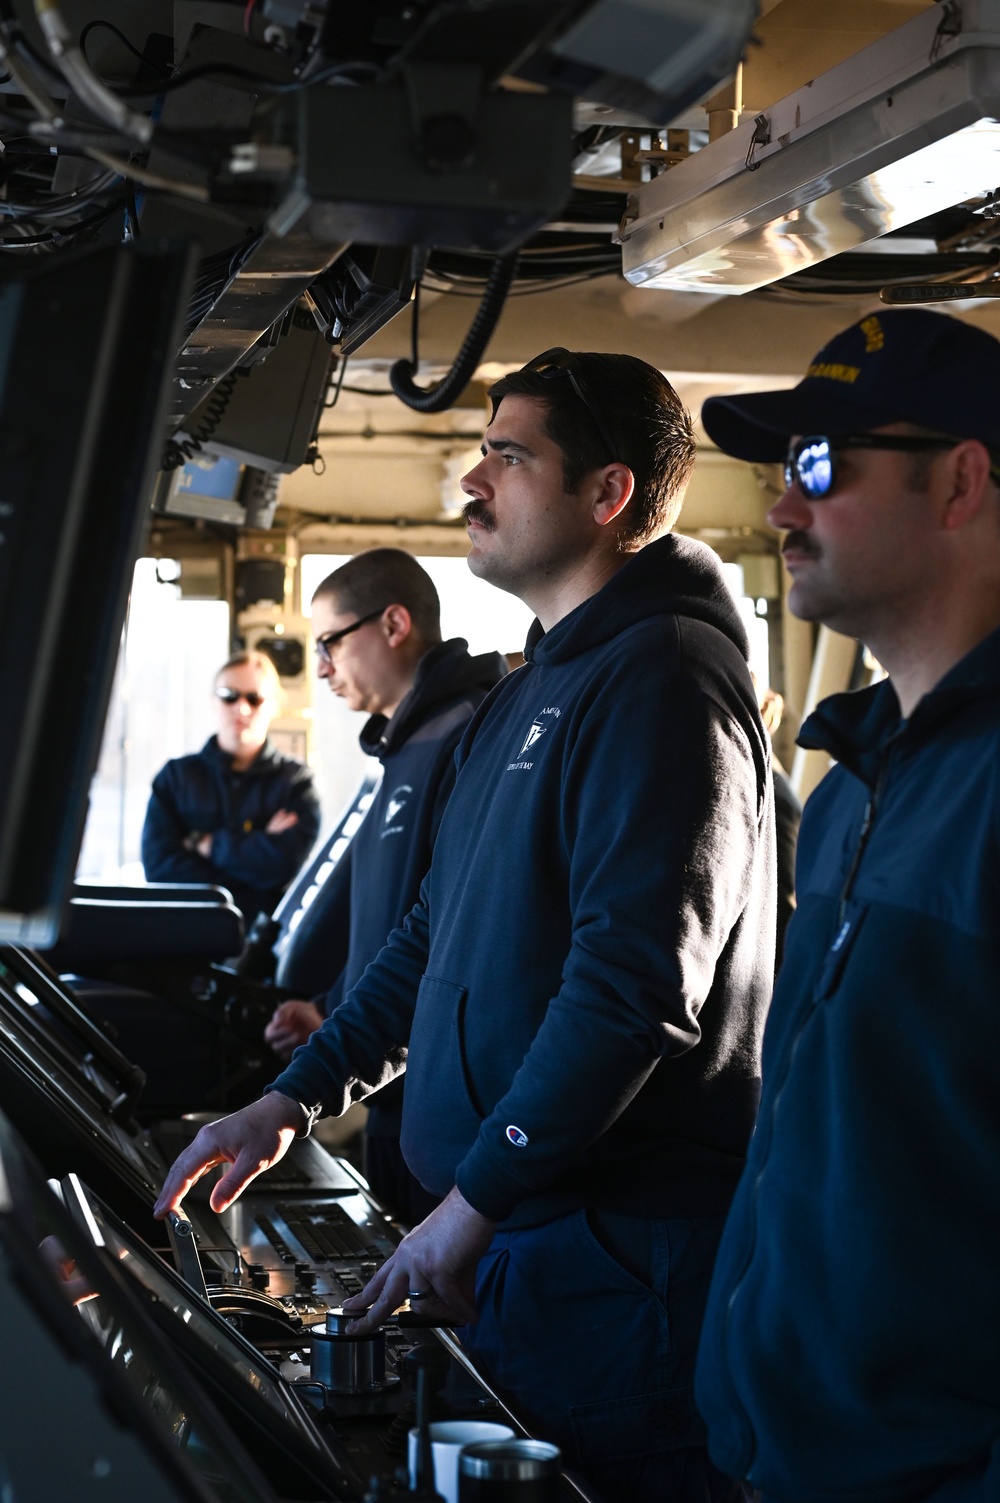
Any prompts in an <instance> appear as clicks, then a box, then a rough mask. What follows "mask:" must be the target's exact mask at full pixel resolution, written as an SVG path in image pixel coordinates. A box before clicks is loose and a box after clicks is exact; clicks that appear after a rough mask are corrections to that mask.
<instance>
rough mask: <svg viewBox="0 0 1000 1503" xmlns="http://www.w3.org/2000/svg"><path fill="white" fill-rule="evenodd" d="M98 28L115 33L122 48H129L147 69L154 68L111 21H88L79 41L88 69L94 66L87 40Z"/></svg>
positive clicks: (151, 91) (153, 91)
mask: <svg viewBox="0 0 1000 1503" xmlns="http://www.w3.org/2000/svg"><path fill="white" fill-rule="evenodd" d="M98 26H99V27H101V28H102V29H103V30H105V31H111V32H114V34H115V36H116V37H117V38H118V40H119V41H120V42H121V44H122V46H123V47H127V48H128V50H129V52H131V54H132V56H133V57H135V58H138V59H139V62H140V63H142V64H143V65H144V66H145V67H147V68H150V67H152V64H151V63H150V61H149V59H148V58H147V57H146V55H145V53H143V52H140V51H139V49H138V47H134V46H133V45H132V43H131V42H130V41H129V39H128V37H127V36H126V35H125V33H124V32H123V31H121V30H120V29H119V28H118V27H117V26H115V25H113V24H112V22H111V21H88V22H87V24H86V26H85V27H84V28H83V30H82V31H81V33H80V41H79V47H80V51H81V52H82V53H83V57H84V61H85V62H86V64H87V66H88V68H92V67H93V64H92V63H91V61H90V58H89V57H88V56H87V38H88V37H89V35H90V33H91V32H92V31H93V30H94V29H95V28H96V27H98ZM95 72H96V70H95ZM148 92H149V93H151V94H152V93H155V90H154V89H152V88H151V89H149V90H148Z"/></svg>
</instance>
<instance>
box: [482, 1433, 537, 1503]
mask: <svg viewBox="0 0 1000 1503" xmlns="http://www.w3.org/2000/svg"><path fill="white" fill-rule="evenodd" d="M560 1460H561V1457H560V1454H559V1448H558V1446H553V1445H549V1443H548V1441H544V1440H485V1441H479V1442H478V1443H476V1444H475V1445H471V1446H464V1447H463V1449H462V1450H461V1452H460V1453H459V1457H458V1499H459V1503H558V1499H559V1463H560Z"/></svg>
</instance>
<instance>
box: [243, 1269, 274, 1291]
mask: <svg viewBox="0 0 1000 1503" xmlns="http://www.w3.org/2000/svg"><path fill="white" fill-rule="evenodd" d="M247 1273H248V1274H249V1275H250V1286H251V1288H253V1289H266V1288H267V1286H268V1284H269V1283H270V1282H271V1275H270V1273H269V1272H268V1270H267V1269H266V1268H265V1267H264V1265H263V1263H250V1264H249V1265H248V1267H247Z"/></svg>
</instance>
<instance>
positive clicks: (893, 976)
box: [697, 632, 1000, 1503]
mask: <svg viewBox="0 0 1000 1503" xmlns="http://www.w3.org/2000/svg"><path fill="white" fill-rule="evenodd" d="M799 742H800V744H801V745H803V746H807V747H815V748H821V749H823V750H826V751H828V752H830V753H831V754H832V755H833V756H834V757H836V758H837V760H838V764H839V765H838V766H837V767H836V768H835V769H834V770H833V771H832V772H831V773H829V775H828V776H827V777H826V778H825V779H824V781H823V782H822V783H821V784H820V787H819V788H818V789H817V791H816V792H815V793H814V794H813V796H812V798H811V799H810V800H809V802H808V804H807V805H806V810H805V814H804V816H803V820H802V830H801V836H800V839H799V848H798V869H797V875H796V888H797V894H798V907H797V909H796V912H795V914H794V915H793V917H792V921H791V923H790V924H789V927H788V938H787V946H786V951H785V962H784V965H783V967H782V971H781V976H780V978H779V981H778V986H777V990H776V992H775V997H774V1003H773V1005H772V1008H771V1015H770V1019H769V1021H768V1026H767V1035H766V1039H765V1048H764V1094H763V1100H762V1102H761V1113H760V1122H759V1125H758V1128H757V1132H756V1133H755V1135H754V1140H753V1144H752V1147H751V1151H750V1156H749V1162H748V1165H747V1171H746V1174H745V1175H744V1178H743V1180H742V1182H741V1184H740V1187H739V1190H738V1192H737V1195H736V1199H735V1201H734V1203H733V1209H732V1213H731V1215H730V1218H729V1222H728V1224H727V1226H726V1231H725V1234H724V1236H723V1241H722V1246H721V1249H720V1252H719V1257H718V1261H717V1263H716V1271H715V1278H714V1282H713V1286H712V1294H711V1297H710V1300H709V1307H708V1313H707V1316H706V1320H705V1326H704V1332H703V1337H702V1344H701V1351H700V1354H699V1363H698V1386H697V1397H698V1404H699V1408H700V1409H701V1411H702V1413H703V1415H704V1416H705V1419H706V1421H707V1422H708V1429H709V1446H710V1450H711V1453H712V1456H713V1458H714V1460H715V1461H716V1463H717V1464H718V1465H719V1466H720V1467H722V1468H723V1469H724V1470H725V1471H726V1472H727V1473H729V1474H730V1475H732V1476H736V1477H748V1478H749V1479H750V1480H751V1481H752V1482H753V1483H754V1484H755V1485H756V1486H757V1487H759V1488H760V1489H762V1491H763V1493H764V1496H765V1497H766V1498H767V1499H768V1500H769V1503H770V1500H774V1503H844V1500H846V1499H850V1500H851V1503H890V1500H892V1503H902V1500H911V1499H912V1500H916V1499H920V1500H927V1503H931V1500H933V1503H996V1499H998V1498H1000V1076H998V1064H997V1061H998V1059H1000V632H997V633H994V634H993V635H992V636H990V637H988V638H987V639H986V640H985V641H984V642H982V643H981V644H980V645H979V646H978V647H977V648H976V649H975V650H974V651H973V652H972V653H970V654H969V655H968V656H967V657H966V658H965V659H964V660H963V661H962V662H961V663H959V664H958V665H957V666H956V667H955V668H954V669H953V670H952V672H951V673H949V674H948V676H947V677H946V678H944V679H943V680H942V681H941V683H940V684H938V686H937V687H936V688H935V689H934V690H933V691H932V692H931V693H929V694H928V695H926V696H925V697H924V699H922V700H921V701H920V703H919V704H918V705H917V707H916V709H915V710H914V711H913V713H912V715H911V716H910V718H909V720H908V721H906V722H902V723H901V722H900V718H899V705H898V702H897V699H896V695H895V693H894V691H893V689H892V687H891V685H890V684H888V683H883V684H880V685H878V686H877V687H876V688H874V689H870V690H864V691H862V692H860V693H857V694H850V695H838V696H836V697H835V698H833V699H828V700H826V701H824V703H823V704H822V705H820V707H819V709H818V710H817V711H816V713H815V714H814V715H813V716H811V717H810V719H809V720H807V721H806V723H805V725H804V726H803V728H802V731H801V733H800V736H799Z"/></svg>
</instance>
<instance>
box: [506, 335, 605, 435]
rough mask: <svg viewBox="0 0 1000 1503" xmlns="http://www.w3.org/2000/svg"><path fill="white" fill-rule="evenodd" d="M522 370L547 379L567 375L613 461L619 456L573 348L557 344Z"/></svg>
mask: <svg viewBox="0 0 1000 1503" xmlns="http://www.w3.org/2000/svg"><path fill="white" fill-rule="evenodd" d="M522 370H526V371H532V372H533V373H534V375H536V376H544V377H545V379H546V380H547V381H551V380H553V379H555V378H556V377H557V376H565V377H566V378H567V380H568V381H569V384H570V386H571V387H572V388H573V390H574V391H575V393H576V395H577V396H578V397H579V399H580V401H581V402H582V403H583V405H584V407H586V409H587V411H588V412H589V413H590V416H591V417H592V418H593V420H594V427H595V428H596V429H597V431H598V433H599V434H600V436H601V442H602V443H603V444H604V447H605V449H606V450H607V453H608V456H609V459H608V462H609V463H611V462H612V461H614V460H615V459H617V457H618V445H617V444H616V443H615V442H614V440H613V439H612V437H611V434H610V433H609V431H608V428H607V425H606V424H605V422H604V419H603V418H602V417H601V414H600V413H599V412H598V410H597V408H596V407H595V406H594V404H593V402H592V401H591V399H590V398H589V397H588V395H587V383H586V378H585V377H584V374H583V370H582V367H581V365H580V361H579V360H578V359H577V357H576V356H575V355H574V354H573V352H572V350H564V349H563V348H562V346H561V345H556V346H555V347H554V348H553V349H551V350H546V351H545V352H544V353H543V354H541V355H536V356H535V358H534V360H529V361H528V363H527V365H525V366H522Z"/></svg>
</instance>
